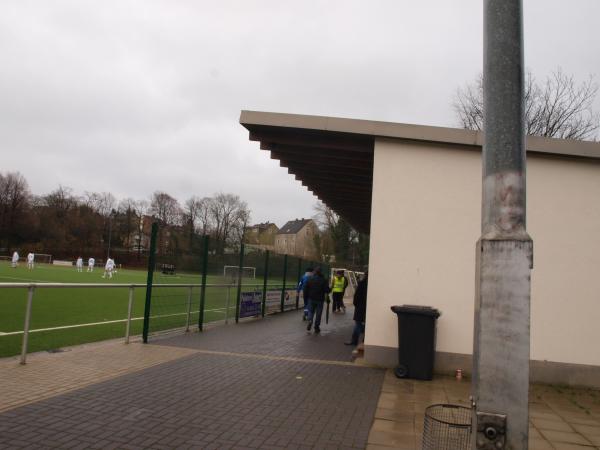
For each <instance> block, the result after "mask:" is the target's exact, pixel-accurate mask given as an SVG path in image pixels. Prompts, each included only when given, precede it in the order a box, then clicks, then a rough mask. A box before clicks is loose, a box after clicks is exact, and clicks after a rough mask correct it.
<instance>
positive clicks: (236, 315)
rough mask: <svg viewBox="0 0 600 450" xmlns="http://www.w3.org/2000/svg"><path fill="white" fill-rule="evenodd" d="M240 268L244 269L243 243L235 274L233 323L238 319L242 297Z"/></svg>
mask: <svg viewBox="0 0 600 450" xmlns="http://www.w3.org/2000/svg"><path fill="white" fill-rule="evenodd" d="M242 270H244V243H243V242H242V243H241V244H240V265H239V266H238V276H237V295H236V298H235V323H238V322H239V321H240V298H241V297H242Z"/></svg>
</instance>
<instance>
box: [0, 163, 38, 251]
mask: <svg viewBox="0 0 600 450" xmlns="http://www.w3.org/2000/svg"><path fill="white" fill-rule="evenodd" d="M30 198H31V193H30V192H29V186H28V184H27V180H26V179H25V177H23V175H21V174H20V173H19V172H8V173H7V174H6V175H2V174H1V173H0V239H1V240H3V241H4V243H5V244H6V245H7V246H8V245H10V244H11V241H12V240H13V239H14V238H15V237H16V235H17V234H18V230H19V228H20V224H21V223H22V221H23V220H24V217H25V215H26V212H27V209H28V208H29V199H30Z"/></svg>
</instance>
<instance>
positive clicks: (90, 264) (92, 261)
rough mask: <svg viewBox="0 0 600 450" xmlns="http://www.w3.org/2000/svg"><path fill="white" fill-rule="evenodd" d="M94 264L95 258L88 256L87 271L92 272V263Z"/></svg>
mask: <svg viewBox="0 0 600 450" xmlns="http://www.w3.org/2000/svg"><path fill="white" fill-rule="evenodd" d="M95 264H96V260H95V259H94V258H90V259H88V269H87V271H88V272H93V271H94V265H95Z"/></svg>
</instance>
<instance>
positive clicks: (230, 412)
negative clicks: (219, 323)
mask: <svg viewBox="0 0 600 450" xmlns="http://www.w3.org/2000/svg"><path fill="white" fill-rule="evenodd" d="M332 319H333V318H332ZM334 320H336V322H334ZM331 324H332V325H331V327H330V328H328V327H326V326H323V334H322V335H321V336H314V335H308V334H307V333H306V331H305V330H304V329H303V323H302V321H301V320H300V316H299V315H297V314H295V313H292V314H283V315H280V316H279V317H272V318H269V319H267V320H265V321H260V322H253V323H245V324H240V325H238V326H228V327H222V328H220V329H213V330H211V331H209V332H207V333H204V334H199V333H198V334H190V335H187V336H179V337H172V338H169V339H161V340H160V341H157V342H159V343H160V344H161V345H167V344H168V345H172V346H186V347H189V348H198V349H213V350H218V351H224V352H235V353H240V352H242V353H244V352H246V353H255V354H261V355H264V357H261V358H249V357H243V356H236V355H229V354H208V353H194V354H192V355H189V356H184V357H182V358H180V359H177V360H174V361H170V362H166V363H164V364H161V365H157V366H153V367H150V368H147V369H144V370H142V371H138V372H135V373H130V374H127V375H123V376H120V377H118V378H114V379H111V380H108V381H103V382H100V383H97V384H93V385H90V386H87V387H84V388H81V389H79V390H76V391H71V392H69V393H66V394H62V395H58V396H56V397H52V398H48V399H45V400H42V401H39V402H36V403H31V404H29V405H26V406H22V407H20V408H16V409H12V410H9V411H6V412H4V413H2V414H0V448H102V449H107V448H108V449H109V448H120V449H143V448H149V449H153V448H156V449H164V448H181V449H185V448H198V449H210V448H218V449H222V448H232V449H233V448H236V449H268V448H273V449H280V448H289V449H294V448H297V449H301V448H319V449H320V448H323V449H325V448H331V449H342V448H365V447H366V444H367V438H368V434H369V430H370V427H371V425H372V423H373V418H374V415H375V410H376V406H377V401H378V398H379V392H380V389H381V385H382V382H383V378H384V372H383V371H382V370H377V369H372V368H365V367H353V366H350V365H341V364H322V363H318V362H314V361H302V359H303V358H306V359H311V360H315V359H328V360H335V361H344V360H348V359H349V358H350V349H348V348H347V347H345V346H343V345H342V344H341V342H342V341H343V340H344V339H345V338H347V332H348V330H349V328H350V326H351V322H350V321H349V320H348V317H346V319H345V320H344V319H343V318H342V317H341V316H340V317H339V319H333V320H332V322H331ZM258 325H260V327H259V326H258ZM270 356H288V357H292V358H299V359H294V360H281V359H276V358H275V359H272V358H270Z"/></svg>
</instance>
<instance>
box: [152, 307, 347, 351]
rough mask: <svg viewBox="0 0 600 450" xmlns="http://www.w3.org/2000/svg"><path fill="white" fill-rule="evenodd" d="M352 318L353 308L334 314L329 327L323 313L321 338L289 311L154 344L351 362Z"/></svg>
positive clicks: (179, 336) (153, 340) (168, 338)
mask: <svg viewBox="0 0 600 450" xmlns="http://www.w3.org/2000/svg"><path fill="white" fill-rule="evenodd" d="M352 314H353V309H352V308H351V307H349V308H348V310H347V311H346V313H345V314H330V319H329V324H325V312H323V321H322V324H321V333H320V334H315V333H308V332H307V331H306V322H303V321H302V313H301V312H300V311H289V312H285V313H283V314H277V315H274V316H267V317H265V318H264V319H261V320H251V321H246V322H240V323H239V324H237V325H234V324H230V325H226V326H219V327H215V328H209V329H208V330H206V331H204V332H202V333H185V334H179V335H176V336H172V337H167V338H154V339H151V342H153V343H155V344H159V345H171V346H175V347H186V348H195V349H202V350H213V351H229V352H236V353H253V354H259V355H270V356H289V357H296V358H311V359H323V360H329V361H351V359H352V347H349V346H344V345H343V343H344V341H349V340H350V337H351V335H352V328H353V325H354V322H353V321H352Z"/></svg>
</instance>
